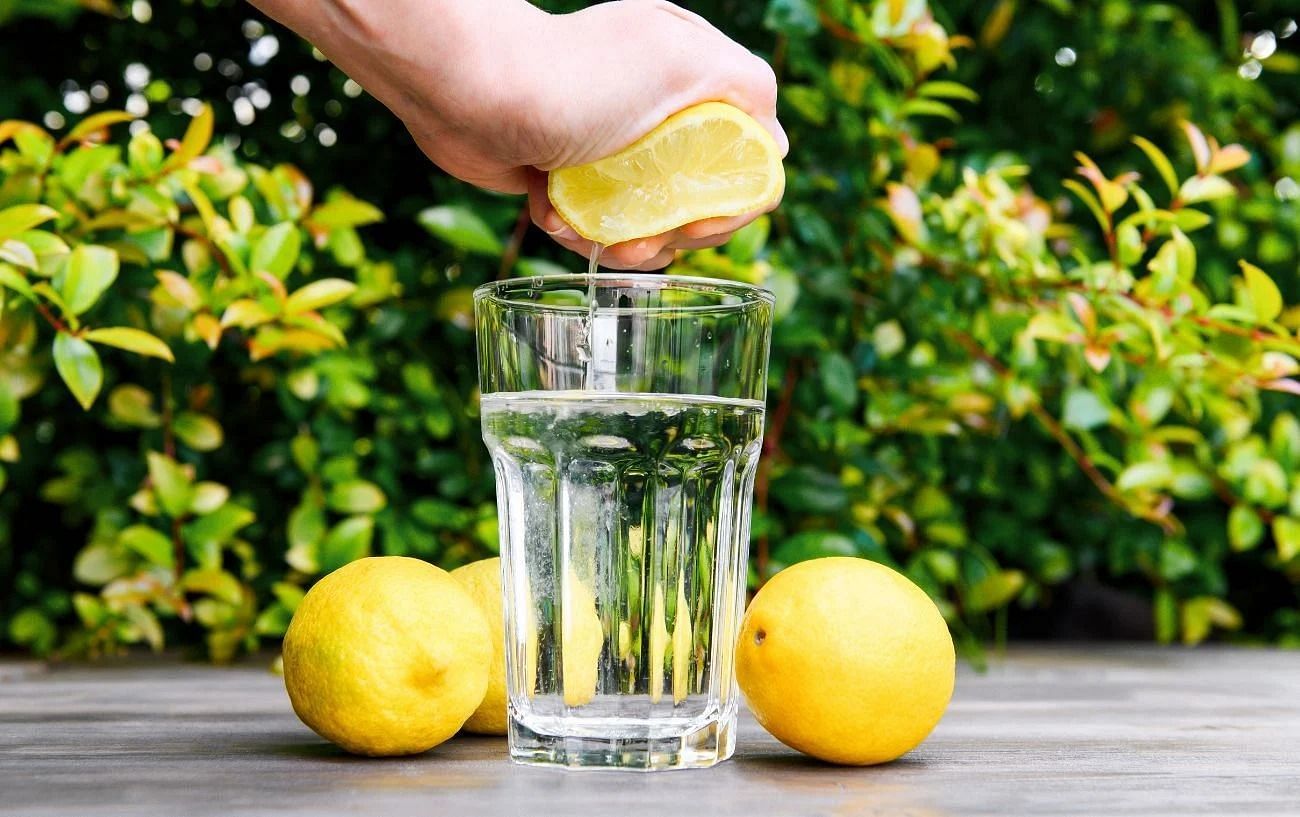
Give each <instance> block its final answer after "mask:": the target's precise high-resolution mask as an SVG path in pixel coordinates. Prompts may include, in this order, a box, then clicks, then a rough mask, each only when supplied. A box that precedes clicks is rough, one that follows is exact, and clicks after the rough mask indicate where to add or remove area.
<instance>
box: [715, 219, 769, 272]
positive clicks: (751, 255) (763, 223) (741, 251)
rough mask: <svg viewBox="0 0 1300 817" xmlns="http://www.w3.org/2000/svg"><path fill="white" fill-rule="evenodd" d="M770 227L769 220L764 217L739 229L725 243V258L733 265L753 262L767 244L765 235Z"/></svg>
mask: <svg viewBox="0 0 1300 817" xmlns="http://www.w3.org/2000/svg"><path fill="white" fill-rule="evenodd" d="M771 226H772V222H771V219H769V218H768V217H767V216H765V215H764V216H759V217H758V218H756V219H754V220H753V221H751V222H749V223H748V224H746V225H745V226H744V227H741V228H740V229H739V230H737V231H736V232H735V233H734V234H733V235H732V236H731V240H730V241H728V242H727V245H726V251H727V257H728V258H730V259H731V260H732V262H733V263H735V264H749V263H751V262H753V260H754V259H755V258H757V257H758V254H759V253H761V252H762V251H763V247H764V246H765V245H766V244H767V235H768V232H769V231H770V230H771Z"/></svg>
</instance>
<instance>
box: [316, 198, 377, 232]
mask: <svg viewBox="0 0 1300 817" xmlns="http://www.w3.org/2000/svg"><path fill="white" fill-rule="evenodd" d="M307 220H308V221H310V222H311V223H312V224H314V225H316V226H318V227H324V228H326V229H329V230H334V229H338V228H340V227H360V226H362V225H365V224H374V223H375V222H377V221H383V220H384V214H383V213H382V212H381V211H380V210H379V208H378V207H376V206H374V205H373V204H370V203H369V202H364V201H361V200H360V199H354V198H352V197H351V196H339V197H336V198H332V199H330V200H329V201H327V202H325V203H324V204H322V205H320V206H319V207H317V208H316V209H315V210H312V211H311V215H310V216H309V217H308V219H307Z"/></svg>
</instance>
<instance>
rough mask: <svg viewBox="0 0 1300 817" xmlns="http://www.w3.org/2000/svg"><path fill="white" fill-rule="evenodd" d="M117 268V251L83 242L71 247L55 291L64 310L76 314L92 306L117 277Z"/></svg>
mask: <svg viewBox="0 0 1300 817" xmlns="http://www.w3.org/2000/svg"><path fill="white" fill-rule="evenodd" d="M117 271H118V260H117V253H115V252H113V251H112V250H110V249H109V248H108V247H98V246H95V245H93V244H83V245H81V246H80V247H77V248H76V249H75V250H73V251H72V254H71V255H70V256H68V268H67V270H66V271H65V272H64V274H63V286H62V287H61V288H60V290H59V295H61V296H62V297H63V303H64V305H65V306H66V307H67V310H68V311H69V312H70V313H72V314H73V315H80V314H81V313H83V312H85V311H86V310H87V309H90V308H91V307H92V306H94V305H95V302H96V301H98V300H99V296H101V295H103V294H104V292H105V291H106V290H107V289H108V288H109V287H110V286H112V284H113V281H115V280H117Z"/></svg>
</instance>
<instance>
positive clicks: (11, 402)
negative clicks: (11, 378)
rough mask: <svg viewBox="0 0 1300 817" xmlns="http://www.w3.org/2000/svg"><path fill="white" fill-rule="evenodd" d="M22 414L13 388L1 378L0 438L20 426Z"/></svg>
mask: <svg viewBox="0 0 1300 817" xmlns="http://www.w3.org/2000/svg"><path fill="white" fill-rule="evenodd" d="M21 414H22V407H21V405H20V404H19V403H18V398H17V397H16V396H15V395H14V391H13V388H12V387H10V385H9V382H8V381H7V380H5V379H4V378H0V437H3V436H4V435H6V434H8V433H9V430H10V429H11V428H13V427H14V426H15V425H17V424H18V418H19V417H20V416H21Z"/></svg>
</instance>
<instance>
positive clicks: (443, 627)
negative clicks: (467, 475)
mask: <svg viewBox="0 0 1300 817" xmlns="http://www.w3.org/2000/svg"><path fill="white" fill-rule="evenodd" d="M491 660H492V639H491V635H490V634H489V631H488V625H487V623H486V622H485V621H484V620H483V615H482V614H481V613H480V612H479V610H478V606H477V605H476V604H475V603H474V599H473V598H471V597H470V595H469V594H468V593H466V592H465V590H464V589H463V588H462V587H461V584H460V582H458V581H456V580H455V579H453V578H452V577H451V575H450V574H448V573H447V572H446V571H444V570H441V569H440V568H437V567H434V566H433V565H431V564H428V563H427V562H422V561H420V560H418V559H407V558H404V557H396V556H386V557H375V558H369V559H360V560H358V561H355V562H352V563H351V564H348V565H345V566H343V567H341V568H339V569H338V570H335V571H334V572H333V573H331V574H329V575H328V576H326V577H325V578H323V579H321V580H320V581H319V582H317V583H316V585H315V586H314V587H312V589H311V590H310V591H309V592H308V593H307V595H306V597H305V598H303V600H302V602H301V604H299V606H298V610H297V611H296V612H295V613H294V616H293V621H292V622H290V624H289V630H288V632H287V633H285V637H284V685H285V687H286V688H287V689H288V691H289V701H290V702H291V703H292V704H293V711H294V712H296V713H298V717H299V718H301V719H302V722H303V723H305V724H307V725H308V726H310V727H311V728H312V729H313V730H315V731H316V733H317V734H319V735H320V736H321V737H324V738H326V739H328V740H331V741H333V742H335V743H337V744H338V745H339V746H342V747H343V748H344V749H347V750H348V751H349V752H353V753H355V754H361V755H405V754H414V753H416V752H423V751H426V750H428V749H431V748H433V747H434V746H437V745H438V744H439V743H442V742H443V741H444V740H446V739H447V738H449V737H451V736H452V735H454V734H456V731H457V730H458V729H460V727H461V724H463V723H464V722H465V720H466V719H467V718H469V716H470V715H471V714H473V712H474V710H475V708H476V707H477V706H478V705H479V702H480V701H482V700H483V693H484V691H485V690H486V689H487V685H488V667H489V665H490V663H491Z"/></svg>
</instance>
